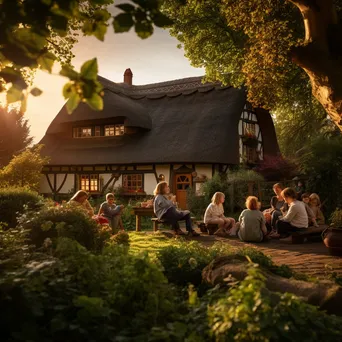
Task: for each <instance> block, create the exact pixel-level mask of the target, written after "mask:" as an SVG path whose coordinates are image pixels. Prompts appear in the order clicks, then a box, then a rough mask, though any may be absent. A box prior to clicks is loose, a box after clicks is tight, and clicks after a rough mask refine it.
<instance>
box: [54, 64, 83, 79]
mask: <svg viewBox="0 0 342 342" xmlns="http://www.w3.org/2000/svg"><path fill="white" fill-rule="evenodd" d="M59 74H60V75H62V76H65V77H68V78H69V79H70V80H72V81H76V80H78V79H79V76H80V75H79V73H78V72H77V71H75V70H74V69H73V68H71V67H70V66H69V65H63V66H62V70H61V71H60V72H59Z"/></svg>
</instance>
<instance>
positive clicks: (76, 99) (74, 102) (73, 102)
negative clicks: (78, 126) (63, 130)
mask: <svg viewBox="0 0 342 342" xmlns="http://www.w3.org/2000/svg"><path fill="white" fill-rule="evenodd" d="M80 102H81V97H80V96H79V95H78V94H77V93H73V94H72V95H71V96H70V98H69V100H68V102H67V103H66V109H67V112H68V114H71V113H72V112H73V111H74V110H75V109H76V108H77V106H78V104H79V103H80Z"/></svg>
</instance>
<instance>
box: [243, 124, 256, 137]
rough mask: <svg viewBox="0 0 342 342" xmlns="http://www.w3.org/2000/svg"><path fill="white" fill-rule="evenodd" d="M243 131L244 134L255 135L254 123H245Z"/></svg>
mask: <svg viewBox="0 0 342 342" xmlns="http://www.w3.org/2000/svg"><path fill="white" fill-rule="evenodd" d="M244 127H245V131H244V134H250V135H253V136H255V124H254V123H245V126H244Z"/></svg>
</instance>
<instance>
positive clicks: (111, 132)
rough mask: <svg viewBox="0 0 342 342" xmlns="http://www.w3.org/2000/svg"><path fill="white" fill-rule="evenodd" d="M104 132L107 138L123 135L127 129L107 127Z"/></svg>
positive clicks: (120, 126) (121, 126)
mask: <svg viewBox="0 0 342 342" xmlns="http://www.w3.org/2000/svg"><path fill="white" fill-rule="evenodd" d="M104 132H105V136H106V137H112V136H116V135H123V134H124V133H125V127H124V125H107V126H105V131H104Z"/></svg>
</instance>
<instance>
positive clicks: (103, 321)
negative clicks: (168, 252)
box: [0, 238, 176, 341]
mask: <svg viewBox="0 0 342 342" xmlns="http://www.w3.org/2000/svg"><path fill="white" fill-rule="evenodd" d="M56 255H57V256H58V257H59V259H55V258H46V259H45V260H42V261H31V262H30V263H29V264H26V265H25V266H24V267H23V268H22V269H20V270H18V271H17V272H12V273H9V274H7V276H6V277H3V278H2V279H1V281H0V290H1V293H2V296H1V297H0V305H1V308H2V312H3V313H6V314H5V315H3V317H2V320H1V323H0V324H1V325H2V330H1V334H2V338H3V339H4V340H5V341H8V340H11V341H23V340H25V341H28V340H31V341H112V340H113V341H114V340H115V341H133V340H135V341H147V340H148V336H149V334H150V331H151V329H152V328H153V327H157V326H161V325H166V323H167V322H168V321H170V320H171V319H172V315H174V314H175V311H176V310H175V304H173V303H174V299H175V296H174V291H173V290H172V288H170V287H169V286H168V285H167V282H166V279H165V277H164V276H163V274H162V272H161V271H160V270H159V269H158V268H157V266H155V265H154V264H152V263H150V262H149V259H148V257H147V256H140V257H136V256H133V255H130V254H128V251H127V248H126V247H123V246H111V247H107V248H106V249H105V251H104V252H103V254H102V255H94V254H91V253H90V252H89V251H87V250H86V249H85V248H84V247H82V246H80V245H79V244H78V243H77V242H75V241H72V240H70V239H67V238H62V239H59V240H58V244H57V249H56Z"/></svg>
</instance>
